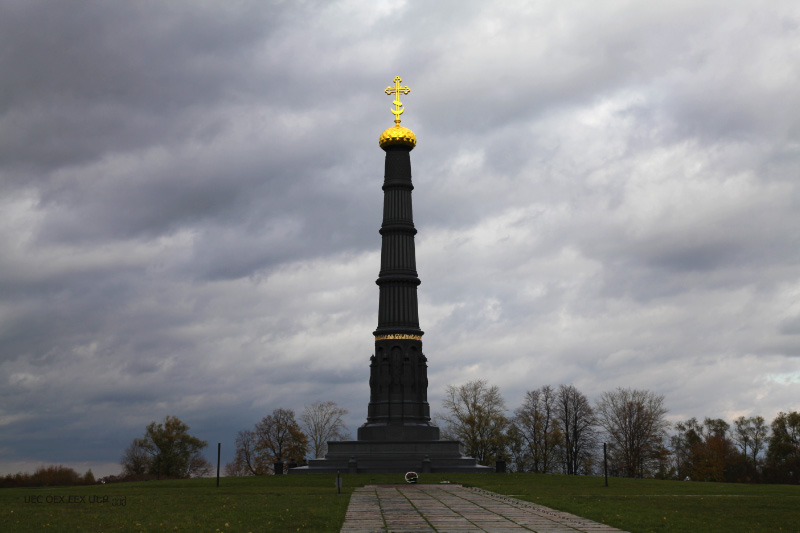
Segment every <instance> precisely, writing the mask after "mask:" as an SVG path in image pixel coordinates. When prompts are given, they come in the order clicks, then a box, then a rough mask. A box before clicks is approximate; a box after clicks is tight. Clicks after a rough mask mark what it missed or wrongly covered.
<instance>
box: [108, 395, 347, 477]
mask: <svg viewBox="0 0 800 533" xmlns="http://www.w3.org/2000/svg"><path fill="white" fill-rule="evenodd" d="M346 414H347V410H346V409H342V408H341V407H339V406H338V405H336V404H335V403H334V402H330V401H328V402H322V401H316V402H314V403H312V404H311V405H307V406H305V408H304V410H303V413H302V414H301V416H300V422H298V421H297V420H296V419H295V414H294V411H292V410H291V409H282V408H281V409H275V410H274V411H272V414H270V415H267V416H265V417H264V418H263V419H261V421H259V422H257V423H256V424H255V425H254V426H253V428H252V429H243V430H241V431H239V433H238V434H237V436H236V440H235V442H234V445H235V449H236V452H235V457H234V460H233V461H231V462H230V463H228V464H227V465H225V475H226V476H247V475H266V474H273V473H275V470H276V465H280V466H279V467H277V468H278V469H280V470H281V471H282V472H285V471H286V467H287V466H290V465H293V464H301V463H303V462H304V461H305V459H306V457H307V456H308V455H309V454H311V455H312V457H321V456H323V455H325V453H326V449H327V442H328V441H329V440H344V439H347V438H349V435H348V434H347V430H346V428H345V425H344V420H343V417H344V416H345V415H346ZM206 446H208V443H207V442H206V441H204V440H201V439H199V438H197V437H194V436H192V435H190V434H189V426H188V425H186V424H184V423H183V422H182V421H181V420H180V419H179V418H178V417H175V416H167V417H166V418H165V419H164V422H162V423H156V422H152V423H150V424H149V425H148V426H147V427H146V428H145V433H144V436H143V437H140V438H135V439H133V442H131V444H130V445H129V446H128V448H126V450H125V452H124V453H123V455H122V457H121V459H120V463H121V465H122V473H121V475H120V476H119V477H114V478H113V479H112V480H111V481H131V480H140V479H153V478H158V479H168V478H187V477H192V476H195V477H199V476H207V475H210V474H211V473H212V470H213V467H212V465H211V463H209V462H208V461H207V460H206V459H205V458H204V457H203V456H202V455H201V452H202V450H203V449H204V448H205V447H206Z"/></svg>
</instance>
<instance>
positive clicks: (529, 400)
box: [514, 385, 563, 474]
mask: <svg viewBox="0 0 800 533" xmlns="http://www.w3.org/2000/svg"><path fill="white" fill-rule="evenodd" d="M514 415H515V416H514V424H515V425H516V426H517V428H518V429H519V431H520V433H521V435H522V438H523V439H524V441H525V443H526V445H527V449H528V450H527V451H528V456H529V460H530V471H531V472H535V473H540V474H543V473H549V472H552V471H553V469H554V467H555V465H556V462H557V460H558V455H559V453H560V450H559V448H560V445H561V442H562V439H563V435H562V433H561V428H560V427H559V423H558V420H556V392H555V391H554V390H553V388H552V387H551V386H550V385H545V386H544V387H542V388H540V389H536V390H532V391H528V392H527V393H525V400H524V401H523V403H522V405H521V406H520V407H519V408H518V409H517V410H516V411H514Z"/></svg>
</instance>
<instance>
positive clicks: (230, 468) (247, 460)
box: [225, 429, 269, 476]
mask: <svg viewBox="0 0 800 533" xmlns="http://www.w3.org/2000/svg"><path fill="white" fill-rule="evenodd" d="M255 447H256V434H255V433H254V432H253V431H251V430H249V429H243V430H241V431H240V432H239V433H238V434H237V435H236V455H235V456H234V458H233V461H231V462H230V463H228V464H227V465H225V474H226V475H228V476H259V475H263V474H267V473H268V472H269V469H268V465H267V464H266V461H264V460H259V459H260V457H259V456H258V455H257V454H256V449H255Z"/></svg>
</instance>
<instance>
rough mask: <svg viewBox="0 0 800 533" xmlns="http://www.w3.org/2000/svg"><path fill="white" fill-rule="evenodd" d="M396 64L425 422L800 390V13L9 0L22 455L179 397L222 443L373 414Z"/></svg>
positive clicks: (90, 446) (33, 461) (12, 386)
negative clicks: (487, 403)
mask: <svg viewBox="0 0 800 533" xmlns="http://www.w3.org/2000/svg"><path fill="white" fill-rule="evenodd" d="M398 74H399V75H400V76H402V77H403V84H404V85H406V84H407V85H409V86H410V87H411V93H410V94H409V95H408V96H406V97H405V98H404V102H405V108H406V112H405V114H404V115H403V125H404V126H407V127H409V128H411V129H413V130H414V131H415V133H416V135H417V139H418V145H417V148H416V149H415V150H414V151H413V152H412V154H411V156H412V169H413V176H414V183H415V186H416V189H415V190H414V209H415V212H414V215H415V223H416V226H417V229H418V230H419V233H418V235H417V239H416V245H417V267H418V271H419V275H420V278H421V279H422V285H421V286H420V289H419V297H420V321H421V327H422V329H423V330H424V331H425V332H426V335H425V338H424V346H425V352H426V355H427V356H428V359H429V379H430V385H429V398H430V400H431V404H432V410H433V411H434V412H436V411H440V409H441V408H440V400H441V398H442V394H443V392H444V389H445V387H446V386H447V385H448V384H454V385H455V384H462V383H465V382H467V381H469V380H473V379H477V378H485V379H487V380H488V381H489V382H490V383H491V384H494V385H498V386H499V387H500V389H501V392H502V394H503V396H504V398H505V400H506V403H507V405H508V407H509V409H510V410H513V409H514V408H515V407H517V406H518V405H519V403H520V401H521V399H522V396H523V395H524V393H525V391H527V390H531V389H534V388H537V387H540V386H542V385H545V384H552V385H558V384H561V383H564V384H570V383H571V384H574V385H575V386H576V387H578V388H579V390H581V391H582V392H584V393H585V394H586V395H587V396H588V397H589V398H590V400H595V399H597V398H598V397H599V395H600V394H601V393H602V392H604V391H609V390H613V389H615V388H616V387H620V386H622V387H633V388H640V389H648V390H651V391H653V392H656V393H658V394H662V395H664V396H665V403H666V406H667V407H668V409H669V411H670V414H669V416H670V420H673V421H675V420H682V419H686V418H688V417H692V416H695V417H699V418H702V417H706V416H710V417H721V418H726V419H729V420H730V419H732V418H735V417H737V416H740V415H748V416H749V415H762V416H764V417H765V418H767V419H768V420H771V419H772V418H773V417H774V416H775V414H777V412H778V411H780V410H784V411H785V410H796V409H800V185H799V184H798V180H799V179H800V90H798V85H799V84H800V4H798V3H797V2H796V1H795V0H786V1H778V0H776V1H772V2H769V6H768V8H765V7H763V5H762V4H760V3H758V2H744V1H735V0H720V1H697V0H691V1H675V0H671V1H669V2H666V1H664V2H636V1H606V2H599V3H598V2H592V1H585V2H578V1H564V0H559V1H550V2H548V1H539V2H510V1H508V2H502V3H500V2H483V1H464V0H460V1H457V2H455V1H454V2H421V1H420V2H413V1H407V2H404V1H400V0H392V1H385V2H377V1H375V0H364V1H355V0H354V1H332V2H312V1H309V2H300V1H291V2H288V1H287V2H263V1H253V2H235V1H231V2H216V1H215V2H212V1H208V2H199V1H188V0H187V1H171V2H162V1H156V0H153V1H145V0H134V1H129V2H104V1H96V2H90V1H80V2H78V1H75V2H49V1H30V0H0V80H1V81H2V83H0V217H1V218H0V250H2V251H1V252H0V474H6V473H9V472H15V471H17V470H28V471H31V470H32V469H33V468H35V467H36V465H39V464H43V463H44V464H53V463H61V464H65V465H68V466H72V467H74V468H76V469H77V470H79V471H81V472H82V471H84V470H85V469H86V468H88V467H92V468H93V470H94V471H95V473H99V474H111V473H117V472H118V471H119V466H118V459H119V457H120V455H121V453H122V451H123V450H124V448H125V447H126V446H127V445H128V444H129V443H130V441H131V440H132V439H133V438H134V437H138V436H141V435H142V434H143V432H144V427H145V426H146V425H147V424H148V423H149V422H151V421H154V420H159V421H160V420H162V419H163V418H164V417H165V416H166V415H175V416H178V417H180V418H181V419H182V420H184V421H185V422H186V423H188V424H189V425H190V426H191V428H192V433H193V434H195V435H197V436H199V437H201V438H203V439H205V440H207V441H209V443H211V447H215V446H214V445H215V444H216V443H217V442H221V443H222V445H223V462H224V461H226V460H229V459H230V458H231V455H232V451H233V450H232V448H233V440H234V438H235V435H236V432H237V431H238V430H240V429H244V428H247V427H250V426H252V425H253V424H254V423H255V422H257V421H258V420H260V419H261V418H262V417H263V416H265V415H266V414H269V413H270V412H271V411H272V410H273V409H275V408H278V407H286V408H293V409H295V410H296V411H302V408H303V406H304V405H305V404H309V403H311V402H313V401H314V400H318V399H319V400H333V401H336V402H337V403H339V404H340V405H341V406H343V407H346V408H347V409H349V411H350V413H349V415H348V417H347V423H348V425H349V428H350V431H351V432H352V433H353V434H355V429H356V428H357V427H358V426H359V425H360V424H362V423H363V422H364V421H365V418H366V407H367V402H368V396H369V386H368V383H367V380H368V371H369V368H368V365H369V356H370V355H371V354H372V349H373V339H372V331H373V330H374V328H375V326H376V325H377V304H378V288H377V286H376V285H375V284H374V280H375V279H376V277H377V274H378V270H379V266H380V236H379V235H378V228H379V226H380V221H381V209H382V194H383V193H382V191H381V183H382V179H383V157H384V153H383V151H382V150H381V149H380V148H379V147H378V136H379V135H380V133H381V131H383V129H385V128H387V127H389V126H391V125H392V118H393V117H392V115H391V113H390V112H389V109H390V107H391V98H390V97H388V96H387V95H386V94H384V93H383V89H384V88H385V87H386V86H387V85H390V84H391V83H392V78H393V77H394V76H395V75H398ZM211 447H210V448H209V454H208V456H209V458H211V456H212V455H213V453H212V450H211Z"/></svg>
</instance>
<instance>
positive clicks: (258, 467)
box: [225, 409, 309, 476]
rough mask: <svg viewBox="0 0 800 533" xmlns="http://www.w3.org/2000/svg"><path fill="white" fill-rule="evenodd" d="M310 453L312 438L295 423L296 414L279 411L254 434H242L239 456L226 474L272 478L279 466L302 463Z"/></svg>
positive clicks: (237, 451)
mask: <svg viewBox="0 0 800 533" xmlns="http://www.w3.org/2000/svg"><path fill="white" fill-rule="evenodd" d="M308 449H309V447H308V437H307V436H306V434H305V433H303V430H302V429H300V425H299V424H298V423H297V421H296V420H295V418H294V411H292V410H291V409H275V410H274V411H272V414H271V415H267V416H265V417H264V418H262V419H261V422H258V423H257V424H256V425H255V427H254V428H253V430H252V431H250V430H243V431H240V432H239V434H238V435H237V437H236V455H235V457H234V460H233V461H232V462H231V463H229V464H228V465H226V467H225V471H226V472H227V473H230V474H231V475H256V476H260V475H265V474H272V473H274V471H275V470H274V465H275V463H281V464H286V463H291V462H296V463H300V462H302V461H303V459H304V458H305V456H306V454H307V453H308Z"/></svg>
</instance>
